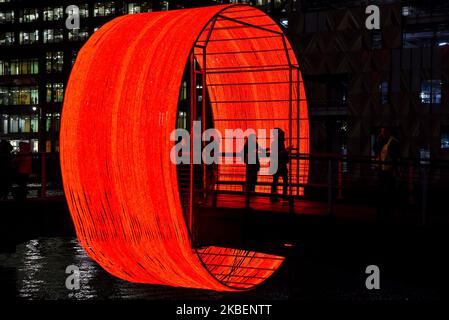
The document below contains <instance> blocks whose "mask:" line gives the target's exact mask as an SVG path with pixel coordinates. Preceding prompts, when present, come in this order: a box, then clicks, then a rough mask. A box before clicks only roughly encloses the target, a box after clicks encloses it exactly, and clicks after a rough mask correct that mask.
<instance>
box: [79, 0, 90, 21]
mask: <svg viewBox="0 0 449 320" xmlns="http://www.w3.org/2000/svg"><path fill="white" fill-rule="evenodd" d="M78 8H79V9H80V11H79V13H80V17H81V18H88V17H89V5H88V4H87V3H86V4H80V5H78Z"/></svg>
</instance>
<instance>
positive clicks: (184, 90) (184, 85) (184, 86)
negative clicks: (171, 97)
mask: <svg viewBox="0 0 449 320" xmlns="http://www.w3.org/2000/svg"><path fill="white" fill-rule="evenodd" d="M181 100H187V82H186V81H183V82H182V86H181Z"/></svg>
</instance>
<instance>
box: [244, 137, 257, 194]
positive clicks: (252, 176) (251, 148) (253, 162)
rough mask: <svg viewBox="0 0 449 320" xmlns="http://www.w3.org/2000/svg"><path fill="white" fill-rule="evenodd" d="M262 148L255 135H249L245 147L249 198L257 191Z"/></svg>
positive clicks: (246, 183)
mask: <svg viewBox="0 0 449 320" xmlns="http://www.w3.org/2000/svg"><path fill="white" fill-rule="evenodd" d="M259 152H260V146H259V144H258V143H257V138H256V135H255V134H250V135H248V138H247V139H246V142H245V146H244V147H243V162H244V163H245V164H246V180H245V192H246V193H247V196H248V197H249V195H250V193H251V192H254V191H255V190H256V184H257V175H258V173H259V170H260V160H259Z"/></svg>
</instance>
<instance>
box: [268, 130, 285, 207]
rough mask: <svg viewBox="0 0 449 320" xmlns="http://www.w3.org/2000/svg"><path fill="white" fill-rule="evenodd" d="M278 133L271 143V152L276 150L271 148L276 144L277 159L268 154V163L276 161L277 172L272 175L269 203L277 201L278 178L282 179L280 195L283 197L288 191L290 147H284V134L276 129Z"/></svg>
mask: <svg viewBox="0 0 449 320" xmlns="http://www.w3.org/2000/svg"><path fill="white" fill-rule="evenodd" d="M277 130H278V133H277V135H276V136H275V137H274V140H273V142H272V146H271V150H276V148H275V146H273V144H274V143H277V150H278V156H277V159H274V157H273V156H272V155H273V153H271V154H270V156H271V159H270V161H277V162H278V166H277V171H276V172H275V173H274V174H273V182H272V184H271V197H270V200H271V201H273V202H274V201H279V199H278V196H277V184H278V181H279V177H281V178H282V185H283V188H282V194H283V195H284V196H286V195H287V191H288V167H287V164H288V160H289V155H290V147H289V148H286V147H285V133H284V131H283V130H282V129H279V128H277Z"/></svg>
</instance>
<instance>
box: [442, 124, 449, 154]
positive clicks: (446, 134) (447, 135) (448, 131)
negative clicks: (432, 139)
mask: <svg viewBox="0 0 449 320" xmlns="http://www.w3.org/2000/svg"><path fill="white" fill-rule="evenodd" d="M441 149H446V150H449V127H448V126H444V127H442V128H441Z"/></svg>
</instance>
